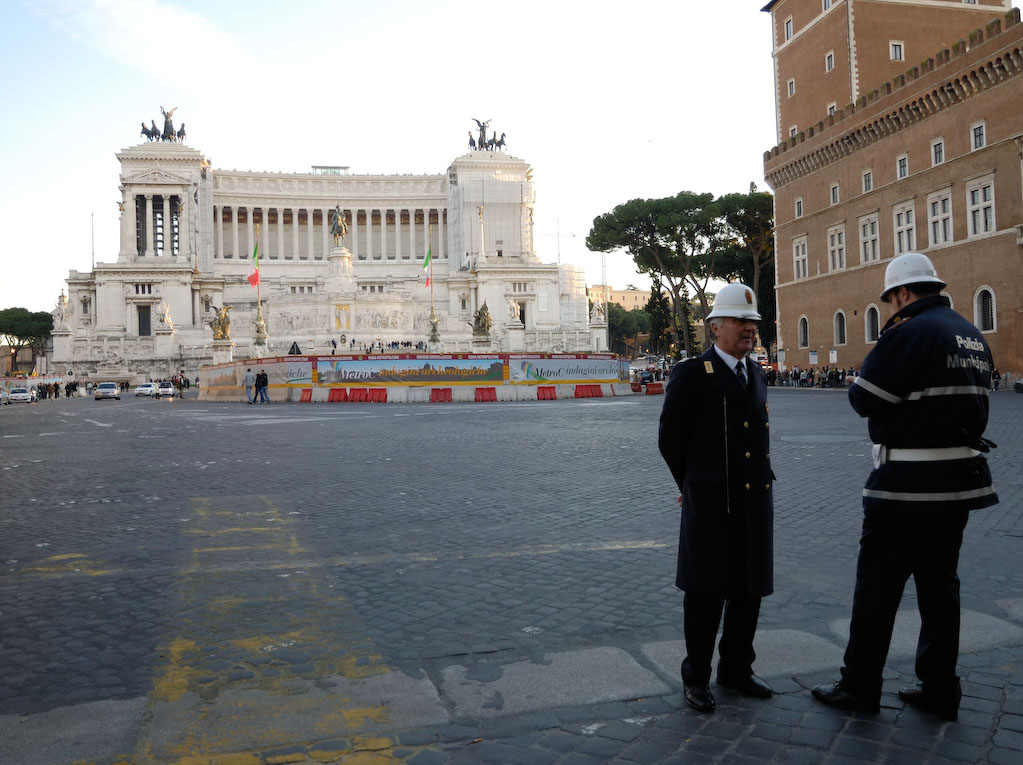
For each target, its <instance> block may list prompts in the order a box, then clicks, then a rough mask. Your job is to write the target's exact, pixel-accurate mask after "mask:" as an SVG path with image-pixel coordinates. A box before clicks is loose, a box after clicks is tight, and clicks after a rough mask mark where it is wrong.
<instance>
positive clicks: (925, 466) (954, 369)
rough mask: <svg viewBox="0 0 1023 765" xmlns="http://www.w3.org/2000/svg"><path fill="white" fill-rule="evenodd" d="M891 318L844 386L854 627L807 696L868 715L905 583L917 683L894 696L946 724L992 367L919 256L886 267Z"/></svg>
mask: <svg viewBox="0 0 1023 765" xmlns="http://www.w3.org/2000/svg"><path fill="white" fill-rule="evenodd" d="M884 282H885V284H884V291H883V292H882V293H881V300H882V301H884V302H886V303H889V302H890V303H891V305H892V308H893V309H894V311H895V312H894V314H893V315H892V317H891V319H889V320H888V322H887V323H886V324H885V326H884V329H883V330H882V331H881V335H880V337H879V338H878V341H877V345H875V346H874V349H873V350H872V351H871V352H870V353H869V354H868V355H867V357H866V358H865V359H864V360H863V366H862V368H861V369H860V373H859V376H858V377H855V378H850V379H849V380H848V382H849V403H850V404H852V407H853V409H855V410H856V412H857V413H858V414H860V415H861V416H862V417H866V418H867V428H868V430H869V432H870V440H871V441H873V443H874V447H873V449H874V469H873V471H872V472H871V473H870V476H869V477H868V478H867V483H866V486H865V487H864V489H863V533H862V535H861V537H860V551H859V559H858V561H857V566H856V589H855V591H854V594H853V606H852V622H851V624H850V626H849V642H848V645H847V646H846V650H845V663H844V666H843V667H842V679H841V680H839V681H838V682H836V683H834V684H832V685H818V686H817V687H815V688H814V689H813V695H814V697H816V698H817V699H818V700H819V701H822V702H823V703H825V704H828V705H829V706H833V707H840V708H843V709H855V710H857V711H859V712H868V713H872V712H877V711H878V710H879V707H880V699H881V685H882V671H883V670H884V664H885V659H886V658H887V656H888V646H889V643H890V642H891V637H892V628H893V626H894V624H895V615H896V611H897V610H898V607H899V603H900V601H901V599H902V593H903V589H904V588H905V586H906V581H907V580H908V579H909V577H910V576H912V577H913V579H914V581H915V583H916V593H917V606H918V608H919V610H920V634H919V638H918V640H917V651H916V667H915V669H916V675H917V677H918V678H919V680H920V684H919V685H917V686H915V687H908V688H903V689H902V690H900V691H899V697H900V698H902V699H903V701H905V702H906V703H908V704H912V705H914V706H917V707H919V708H921V709H923V710H925V711H928V712H931V713H932V714H935V715H937V716H938V717H940V718H942V719H944V720H955V719H957V717H958V713H959V701H960V698H961V697H962V688H961V686H960V680H959V677H958V676H957V675H956V663H957V660H958V654H959V618H960V616H959V614H960V606H959V575H958V571H957V568H958V565H959V548H960V546H961V545H962V541H963V531H964V529H965V528H966V521H967V518H968V515H969V511H970V510H976V509H979V508H983V507H989V506H991V505H994V504H996V503H997V502H998V496H997V495H996V494H995V491H994V488H993V487H992V486H991V472H990V470H989V469H988V465H987V461H986V460H985V458H984V456H983V453H985V452H987V451H988V450H989V449H990V448H991V447H992V446H994V444H992V443H991V442H990V441H988V440H986V439H985V438H984V437H983V434H984V430H985V428H986V427H987V420H988V389H989V388H990V385H991V369H992V367H993V364H992V359H991V351H990V349H989V348H988V345H987V343H986V342H985V341H984V336H983V335H982V334H981V333H980V331H979V330H978V329H977V328H976V327H974V326H973V325H972V324H971V323H970V322H968V321H967V320H966V319H964V318H963V317H962V316H960V315H959V314H957V313H956V312H955V311H953V310H952V308H951V307H950V303H949V301H948V299H947V298H945V297H943V296H942V295H941V294H940V291H941V289H942V288H943V287H944V286H945V282H944V281H942V280H941V279H940V278H939V277H938V274H937V271H936V270H935V269H934V265H933V264H932V263H931V261H930V259H929V258H928V257H927V256H926V255H922V254H920V253H916V252H907V253H904V254H902V255H900V256H898V257H897V258H895V259H894V260H892V262H891V263H889V264H888V268H887V269H886V270H885V278H884Z"/></svg>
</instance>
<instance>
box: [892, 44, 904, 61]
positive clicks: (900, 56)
mask: <svg viewBox="0 0 1023 765" xmlns="http://www.w3.org/2000/svg"><path fill="white" fill-rule="evenodd" d="M888 51H889V53H890V54H891V57H892V61H905V59H906V49H905V43H903V42H902V41H901V40H891V41H889V43H888Z"/></svg>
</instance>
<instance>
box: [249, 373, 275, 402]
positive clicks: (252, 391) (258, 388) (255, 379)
mask: <svg viewBox="0 0 1023 765" xmlns="http://www.w3.org/2000/svg"><path fill="white" fill-rule="evenodd" d="M242 383H243V384H244V385H245V396H246V397H247V398H248V399H249V403H250V404H269V403H270V396H268V395H267V392H266V389H267V388H268V387H269V386H270V379H269V377H268V376H267V374H266V370H264V369H260V370H259V372H258V374H257V373H254V372H253V371H252V368H251V367H250V368H249V369H246V370H245V377H244V378H243V379H242Z"/></svg>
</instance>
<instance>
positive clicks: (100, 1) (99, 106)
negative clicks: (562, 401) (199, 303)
mask: <svg viewBox="0 0 1023 765" xmlns="http://www.w3.org/2000/svg"><path fill="white" fill-rule="evenodd" d="M763 5H764V0H709V1H708V0H700V1H698V0H660V1H656V2H655V1H654V0H634V1H633V2H629V3H622V2H620V0H619V1H616V2H604V0H586V1H585V2H574V1H568V0H544V1H543V2H538V1H534V0H515V2H491V3H481V2H461V1H459V2H455V1H448V0H428V1H426V2H424V1H423V0H417V1H416V0H362V1H361V2H347V1H340V2H339V1H338V0H330V1H329V2H328V1H327V0H322V1H321V0H298V1H296V2H291V3H282V2H279V0H275V1H272V2H262V1H261V0H255V1H253V2H244V3H242V2H229V1H228V0H220V1H218V0H202V2H193V1H192V0H176V1H175V2H170V1H169V0H89V1H86V0H80V1H79V2H73V1H72V0H26V1H25V2H8V3H4V15H3V24H2V26H0V71H2V72H3V75H2V77H3V79H2V83H3V84H2V91H0V140H2V151H0V168H2V171H0V178H2V184H0V308H7V307H11V306H23V307H25V308H28V309H30V310H34V311H39V310H51V309H52V308H53V306H54V304H55V303H56V299H57V296H58V295H59V293H60V291H61V289H63V288H64V287H65V284H64V280H65V279H66V277H67V275H68V271H70V270H71V269H75V270H78V271H89V270H90V269H91V263H92V249H93V241H94V242H95V259H96V262H97V263H101V262H114V261H115V260H116V259H117V251H118V210H117V206H116V204H117V202H118V201H119V200H120V192H119V191H118V190H117V187H118V183H119V179H118V176H119V172H120V168H119V165H118V162H117V160H116V159H115V157H114V155H115V153H116V152H117V151H119V150H121V149H123V148H126V147H128V146H133V145H135V144H137V143H139V142H141V141H142V140H144V139H140V138H139V123H140V122H143V121H144V122H145V123H146V124H147V125H148V124H149V122H150V120H156V122H157V124H158V125H162V124H163V123H162V118H161V115H160V107H161V106H163V107H165V108H167V109H171V108H173V107H177V109H178V110H177V111H176V112H175V114H174V124H175V127H179V126H180V124H181V123H182V121H183V122H184V123H185V126H186V131H187V134H188V135H187V139H186V144H187V145H189V146H191V147H194V148H196V149H199V150H200V151H201V152H202V153H203V154H204V155H205V156H206V157H207V158H208V159H209V160H210V161H211V163H212V164H213V167H214V168H219V169H224V170H230V169H237V170H254V171H269V172H308V171H309V169H310V167H311V166H312V165H348V166H350V167H351V172H352V173H354V174H360V173H412V174H441V173H444V172H445V171H446V170H447V167H448V165H449V164H450V163H451V161H452V160H453V159H454V158H455V157H457V156H459V155H461V154H464V153H465V152H466V150H467V135H468V131H469V130H470V129H472V128H474V127H475V123H474V122H473V121H472V118H474V117H475V118H479V119H481V120H485V119H490V120H492V122H491V130H494V129H496V131H497V133H498V135H500V134H501V133H506V134H507V139H506V140H507V142H508V153H509V154H511V155H512V156H515V157H519V158H521V159H524V160H526V161H527V162H529V163H530V165H532V168H533V181H534V188H535V191H536V200H537V201H536V210H535V216H534V222H535V235H536V236H535V240H536V248H537V254H538V255H539V257H540V259H541V260H542V261H544V262H548V263H554V262H557V261H558V259H559V256H560V259H561V262H564V263H577V264H581V265H584V266H585V268H586V283H587V284H588V285H593V284H598V283H600V282H601V281H602V271H601V269H602V266H601V259H602V256H601V254H600V253H591V252H589V251H588V250H587V249H586V246H585V238H586V235H587V234H588V233H589V230H590V226H591V225H592V223H593V219H594V218H595V217H597V216H598V215H601V214H603V213H605V212H609V211H611V210H612V209H613V208H614V207H615V206H616V205H618V204H621V203H622V202H626V201H628V200H630V199H634V198H637V197H642V198H655V197H664V196H670V195H674V194H676V193H678V192H679V191H682V190H691V191H696V192H711V193H713V194H725V193H730V192H734V191H740V192H744V191H746V190H748V188H749V184H750V182H751V181H752V182H755V183H756V184H757V185H758V187H760V188H761V189H766V188H767V186H766V184H765V183H764V180H763V152H764V151H765V150H766V149H769V148H770V147H771V146H773V145H774V142H775V127H774V121H775V118H774V113H775V111H774V110H775V106H774V95H773V75H772V59H771V32H770V16H769V15H768V14H766V13H762V12H760V8H761V7H763ZM91 220H94V223H95V236H94V239H93V236H92V234H91V231H90V227H91V223H90V221H91ZM559 232H560V236H559ZM559 251H560V252H559ZM606 261H607V262H606V269H607V281H608V282H609V283H610V284H611V285H612V286H613V287H616V288H619V289H621V288H625V287H626V286H627V285H628V284H633V285H635V286H637V287H639V288H641V289H649V286H650V281H649V278H648V277H646V276H642V275H639V274H637V273H636V271H635V268H634V266H633V264H632V260H631V258H629V257H628V256H626V255H624V254H620V253H619V254H611V255H608V256H607V257H606Z"/></svg>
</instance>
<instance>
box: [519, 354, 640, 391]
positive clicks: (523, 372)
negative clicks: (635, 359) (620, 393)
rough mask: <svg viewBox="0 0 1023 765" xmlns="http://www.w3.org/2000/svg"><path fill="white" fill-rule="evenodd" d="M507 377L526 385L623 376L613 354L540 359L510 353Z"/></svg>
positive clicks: (602, 380) (609, 379)
mask: <svg viewBox="0 0 1023 765" xmlns="http://www.w3.org/2000/svg"><path fill="white" fill-rule="evenodd" d="M508 379H509V381H510V382H511V383H512V384H513V385H515V384H518V385H529V384H535V383H538V382H549V383H616V382H620V381H621V380H622V379H623V378H622V377H621V364H619V362H618V360H617V359H616V358H615V357H613V356H608V357H606V358H594V357H592V356H590V357H585V356H581V357H577V358H571V357H563V356H559V357H555V358H542V357H537V356H532V357H530V356H525V355H520V356H517V355H512V356H509V357H508ZM624 379H628V376H627V375H626V377H625V378H624Z"/></svg>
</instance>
